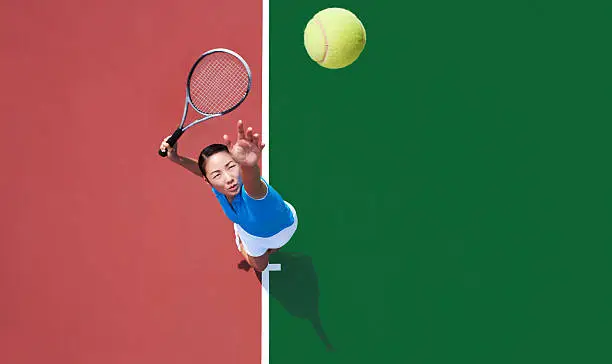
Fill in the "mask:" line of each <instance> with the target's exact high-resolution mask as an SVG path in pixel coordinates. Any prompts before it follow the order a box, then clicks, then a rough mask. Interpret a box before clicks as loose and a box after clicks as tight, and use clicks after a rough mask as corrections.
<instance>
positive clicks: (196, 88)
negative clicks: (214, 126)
mask: <svg viewBox="0 0 612 364" xmlns="http://www.w3.org/2000/svg"><path fill="white" fill-rule="evenodd" d="M251 83H252V75H251V69H250V68H249V65H248V64H247V62H246V61H245V60H244V59H243V58H242V57H241V56H240V55H239V54H238V53H236V52H234V51H232V50H229V49H225V48H216V49H211V50H209V51H207V52H205V53H204V54H202V55H201V56H200V57H199V58H198V60H197V61H196V62H195V63H194V65H193V67H192V68H191V70H190V71H189V76H188V77H187V99H188V101H189V104H190V105H191V106H192V107H193V108H194V109H195V110H197V111H198V112H199V113H201V114H204V115H223V114H227V113H229V112H230V111H232V110H234V109H236V108H237V107H238V106H240V104H242V103H243V102H244V100H245V99H246V97H247V95H248V94H249V91H250V90H251Z"/></svg>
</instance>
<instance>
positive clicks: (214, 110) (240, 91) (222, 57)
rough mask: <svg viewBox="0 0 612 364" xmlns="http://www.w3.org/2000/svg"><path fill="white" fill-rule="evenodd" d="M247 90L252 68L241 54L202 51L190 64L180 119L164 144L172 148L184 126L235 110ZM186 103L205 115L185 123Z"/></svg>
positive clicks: (165, 152)
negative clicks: (181, 117) (183, 108)
mask: <svg viewBox="0 0 612 364" xmlns="http://www.w3.org/2000/svg"><path fill="white" fill-rule="evenodd" d="M250 90H251V70H250V68H249V65H248V64H247V63H246V62H245V61H244V59H243V58H242V57H240V55H238V54H237V53H236V52H233V51H231V50H229V49H223V48H217V49H212V50H210V51H208V52H206V53H204V54H202V55H201V56H200V57H199V58H198V60H197V61H196V62H195V64H194V65H193V67H191V70H190V71H189V76H188V77H187V92H186V93H187V95H186V97H185V110H184V111H183V120H182V121H181V124H180V125H179V127H178V128H177V129H176V130H175V131H174V133H173V134H172V135H171V136H170V138H168V140H167V141H166V143H168V145H170V146H171V147H174V145H175V144H176V142H177V141H178V139H179V138H180V137H181V135H183V133H184V132H185V131H186V130H187V129H189V128H191V127H192V126H194V125H196V124H199V123H201V122H203V121H205V120H208V119H210V118H214V117H217V116H221V115H224V114H227V113H229V112H230V111H232V110H234V109H236V108H237V107H238V105H240V104H241V103H242V102H243V101H244V100H245V99H246V97H247V95H248V94H249V91H250ZM188 105H191V107H193V108H194V109H195V110H196V111H197V112H198V113H200V114H201V115H202V116H204V117H203V118H199V119H197V120H195V121H193V122H191V123H190V124H188V125H187V126H184V125H185V121H186V120H187V109H188ZM159 155H161V156H162V157H165V156H167V155H168V151H167V150H166V149H164V148H163V147H162V148H161V149H160V150H159Z"/></svg>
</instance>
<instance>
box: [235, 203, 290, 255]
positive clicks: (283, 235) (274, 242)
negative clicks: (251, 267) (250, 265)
mask: <svg viewBox="0 0 612 364" xmlns="http://www.w3.org/2000/svg"><path fill="white" fill-rule="evenodd" d="M285 204H286V205H287V207H289V209H290V210H291V213H292V214H293V224H291V225H290V226H288V227H286V228H284V229H283V230H281V231H279V232H278V233H276V234H274V235H272V236H269V237H267V238H262V237H259V236H254V235H251V234H249V233H247V232H246V231H244V229H243V228H242V227H241V226H240V225H238V224H234V233H235V234H236V246H237V247H238V250H240V240H242V246H243V247H244V250H245V251H246V253H247V254H248V255H250V256H252V257H260V256H262V255H264V254H266V252H267V251H268V249H278V248H280V247H282V246H283V245H285V244H287V243H288V242H289V240H291V237H292V236H293V234H294V233H295V230H296V229H297V225H298V218H297V213H296V212H295V209H294V208H293V206H291V204H290V203H289V202H287V201H285Z"/></svg>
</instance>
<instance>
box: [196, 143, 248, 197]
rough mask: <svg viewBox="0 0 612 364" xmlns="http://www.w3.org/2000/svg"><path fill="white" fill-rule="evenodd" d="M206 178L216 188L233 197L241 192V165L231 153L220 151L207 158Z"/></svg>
mask: <svg viewBox="0 0 612 364" xmlns="http://www.w3.org/2000/svg"><path fill="white" fill-rule="evenodd" d="M205 163H206V165H205V166H204V167H205V168H204V170H205V171H206V179H208V183H210V184H211V185H212V186H213V187H214V188H215V190H217V191H219V192H220V193H222V194H224V195H226V196H228V197H233V196H236V195H237V194H238V192H240V166H239V165H238V163H236V162H235V161H234V158H232V156H231V154H229V153H227V152H219V153H215V154H213V155H211V156H210V157H208V158H207V159H206V162H205Z"/></svg>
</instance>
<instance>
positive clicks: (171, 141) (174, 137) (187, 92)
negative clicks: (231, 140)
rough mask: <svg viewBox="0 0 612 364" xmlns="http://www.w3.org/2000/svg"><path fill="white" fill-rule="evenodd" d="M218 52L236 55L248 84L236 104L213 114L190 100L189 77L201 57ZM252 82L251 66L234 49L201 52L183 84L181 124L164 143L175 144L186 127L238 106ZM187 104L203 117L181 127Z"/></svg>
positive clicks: (249, 89) (162, 154) (225, 112)
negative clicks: (183, 99) (243, 69)
mask: <svg viewBox="0 0 612 364" xmlns="http://www.w3.org/2000/svg"><path fill="white" fill-rule="evenodd" d="M218 52H223V53H228V54H230V55H232V56H234V57H236V58H237V59H238V60H239V61H240V62H241V63H242V65H243V66H244V68H245V70H246V71H247V75H248V79H249V82H248V85H247V89H246V92H245V93H244V96H242V99H241V100H240V101H238V102H237V103H236V105H234V106H233V107H231V108H229V109H227V110H225V111H222V112H219V113H214V114H209V113H206V112H204V111H202V110H200V109H198V108H197V107H196V106H195V105H194V104H193V101H192V100H191V87H190V84H191V77H192V76H193V73H194V72H195V70H196V68H197V67H198V65H199V64H200V62H201V61H202V59H204V58H205V57H207V56H210V55H211V54H213V53H218ZM252 83H253V77H252V73H251V68H250V67H249V64H248V63H247V62H246V61H245V60H244V58H242V56H240V55H239V54H238V53H236V52H234V51H232V50H230V49H227V48H214V49H211V50H208V51H206V52H204V53H202V54H201V55H200V56H199V57H198V59H197V60H196V61H195V62H194V64H193V66H191V69H190V70H189V74H188V76H187V83H186V85H185V108H184V110H183V117H182V119H181V124H180V125H179V126H178V128H177V129H176V130H175V131H174V133H173V134H172V135H171V136H170V138H168V140H167V141H166V143H168V145H170V146H171V147H173V146H174V145H175V144H176V142H177V141H178V139H179V138H180V137H181V135H183V133H184V132H185V131H187V129H189V128H191V127H193V126H195V125H197V124H199V123H201V122H204V121H206V120H208V119H212V118H214V117H217V116H221V115H225V114H227V113H229V112H231V111H233V110H235V109H236V108H237V107H238V106H240V104H242V103H243V102H244V100H246V98H247V96H248V94H249V92H250V91H251V86H252ZM189 106H191V108H193V110H195V111H196V112H197V113H198V114H200V115H204V117H203V118H199V119H196V120H195V121H193V122H191V123H190V124H188V125H187V126H185V127H183V126H184V125H185V120H187V112H188V109H189ZM159 154H160V155H161V156H162V157H165V156H166V155H167V151H162V150H161V149H160V151H159Z"/></svg>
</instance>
